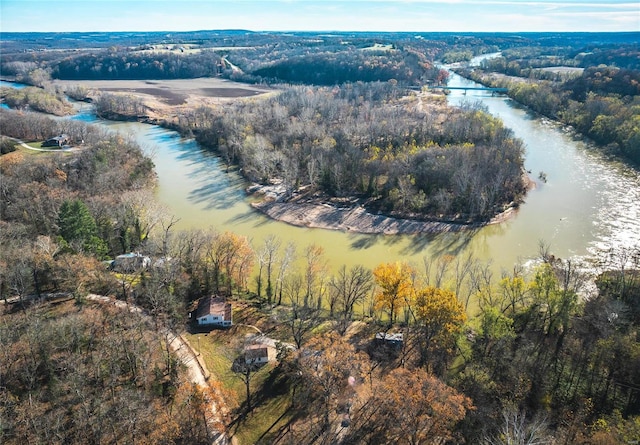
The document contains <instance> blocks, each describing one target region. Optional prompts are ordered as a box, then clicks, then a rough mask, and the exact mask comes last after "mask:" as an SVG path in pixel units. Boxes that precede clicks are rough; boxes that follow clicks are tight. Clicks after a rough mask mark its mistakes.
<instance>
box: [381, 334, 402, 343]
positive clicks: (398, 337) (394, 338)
mask: <svg viewBox="0 0 640 445" xmlns="http://www.w3.org/2000/svg"><path fill="white" fill-rule="evenodd" d="M376 340H382V341H389V342H402V341H403V335H402V333H401V332H396V333H393V334H390V333H388V332H378V333H377V334H376Z"/></svg>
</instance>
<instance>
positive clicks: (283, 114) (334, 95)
mask: <svg viewBox="0 0 640 445" xmlns="http://www.w3.org/2000/svg"><path fill="white" fill-rule="evenodd" d="M397 94H398V92H397V88H396V86H395V85H394V84H393V83H373V84H371V83H370V84H363V83H358V84H354V85H346V86H344V87H342V88H337V87H336V88H332V89H328V88H310V87H299V88H290V89H287V90H286V91H284V92H282V93H281V94H278V95H277V96H273V97H271V98H267V99H264V100H255V101H251V102H246V103H245V102H240V103H237V104H234V105H232V106H229V107H226V108H225V109H224V112H223V113H220V114H218V113H215V112H214V113H213V116H212V117H211V118H210V120H209V121H208V122H207V121H206V120H205V123H204V124H199V125H201V126H199V127H198V128H194V126H193V125H191V126H189V127H187V130H193V131H194V132H196V135H197V138H198V140H199V141H200V142H201V143H202V144H203V145H204V146H205V147H211V148H213V149H215V150H216V152H217V153H219V154H220V155H221V156H223V157H224V158H225V159H226V160H227V161H228V162H230V163H233V164H237V165H238V166H239V167H240V168H242V172H243V175H245V176H246V177H247V178H249V179H250V180H252V181H256V182H259V183H267V184H269V183H274V182H278V183H282V184H284V186H285V188H286V190H287V194H288V195H291V194H292V193H293V192H297V191H299V190H300V189H304V188H309V187H310V188H311V190H320V191H322V192H324V193H325V194H327V195H329V196H333V197H354V196H356V197H362V199H363V201H364V203H365V205H366V206H367V207H369V208H375V209H381V210H383V211H385V212H392V213H396V214H399V215H404V216H411V215H412V216H414V217H418V218H419V217H427V218H440V219H442V218H445V219H460V220H462V221H475V220H486V219H487V218H490V217H491V216H493V215H495V214H496V213H500V212H501V211H502V210H504V208H505V207H506V206H508V205H510V204H511V203H514V202H515V203H517V202H519V201H520V200H521V199H522V197H523V196H524V192H525V185H524V182H523V175H522V173H523V172H522V164H523V153H524V152H523V146H522V143H521V142H520V141H518V140H516V139H515V138H514V137H513V135H512V133H511V131H510V130H508V129H506V128H505V127H504V126H503V125H502V123H501V122H500V121H499V120H497V119H495V118H493V117H491V116H490V115H489V114H487V113H486V112H483V110H482V109H480V108H478V107H477V106H473V104H470V105H469V106H468V107H467V108H465V109H459V110H456V109H452V108H448V107H446V106H445V105H444V104H441V103H439V102H438V100H437V98H436V99H434V100H435V101H436V102H435V104H434V103H431V101H429V100H424V102H425V104H422V99H415V100H414V101H413V102H407V100H406V98H400V97H397ZM444 116H446V118H445V117H444ZM198 121H200V120H198ZM443 121H444V122H443ZM192 122H196V119H194V120H193V121H192ZM185 124H186V125H188V122H186V123H185ZM183 131H184V129H183ZM456 215H458V216H456Z"/></svg>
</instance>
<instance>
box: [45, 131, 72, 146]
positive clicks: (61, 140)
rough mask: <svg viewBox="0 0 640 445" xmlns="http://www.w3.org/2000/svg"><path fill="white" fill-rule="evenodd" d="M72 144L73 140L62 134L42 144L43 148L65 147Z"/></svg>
mask: <svg viewBox="0 0 640 445" xmlns="http://www.w3.org/2000/svg"><path fill="white" fill-rule="evenodd" d="M69 144H71V138H70V137H69V136H68V135H66V134H61V135H60V136H56V137H53V138H50V139H47V140H46V141H44V142H43V143H42V144H40V146H41V147H58V148H60V147H64V146H65V145H69Z"/></svg>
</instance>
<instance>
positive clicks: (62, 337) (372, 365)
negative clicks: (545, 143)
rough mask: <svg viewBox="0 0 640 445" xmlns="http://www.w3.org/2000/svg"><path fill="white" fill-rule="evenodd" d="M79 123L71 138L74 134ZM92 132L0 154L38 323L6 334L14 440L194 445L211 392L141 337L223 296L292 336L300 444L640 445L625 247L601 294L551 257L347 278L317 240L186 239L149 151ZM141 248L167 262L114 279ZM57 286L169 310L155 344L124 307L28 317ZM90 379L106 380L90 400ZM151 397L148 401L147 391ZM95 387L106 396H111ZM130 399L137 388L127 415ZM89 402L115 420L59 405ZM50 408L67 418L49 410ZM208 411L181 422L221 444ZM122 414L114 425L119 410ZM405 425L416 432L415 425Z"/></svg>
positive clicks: (19, 132) (639, 285) (11, 251)
mask: <svg viewBox="0 0 640 445" xmlns="http://www.w3.org/2000/svg"><path fill="white" fill-rule="evenodd" d="M4 113H6V114H4ZM11 119H14V120H13V121H12V120H11ZM20 120H22V121H24V124H23V125H20V124H19V122H20ZM1 121H2V123H3V125H4V124H5V122H9V123H11V126H10V127H7V128H14V130H13V133H12V134H14V135H16V136H21V137H25V136H26V135H28V134H35V133H36V132H37V131H45V130H44V127H45V125H51V126H52V127H54V126H55V125H64V124H66V125H74V126H75V125H77V124H78V123H73V124H71V123H68V122H66V123H65V122H64V121H51V120H50V119H43V118H42V117H39V116H31V115H29V114H25V115H20V114H18V113H14V112H4V111H3V119H2V120H1ZM38 122H41V123H40V124H38ZM27 124H29V125H27ZM73 128H75V127H73ZM73 128H72V127H69V128H67V130H68V131H69V132H70V133H71V134H74V135H75V134H76V133H74V131H73ZM82 128H85V129H84V136H85V137H86V140H85V143H89V144H90V145H89V148H88V149H86V150H85V151H83V152H78V153H68V154H57V153H56V154H44V155H40V156H24V155H21V154H20V153H19V152H17V153H16V152H14V153H10V154H7V155H4V156H2V157H1V158H0V162H1V166H2V174H3V182H2V190H1V192H2V198H3V199H2V205H3V208H2V222H1V224H2V230H0V243H1V244H0V247H1V248H2V249H1V251H2V262H1V263H0V274H1V276H2V280H1V283H2V286H0V292H1V295H2V297H3V298H5V299H7V298H10V297H11V298H13V297H15V296H17V297H19V299H21V301H22V303H23V305H17V306H14V307H16V308H18V311H17V312H16V313H15V314H11V315H10V316H9V317H10V318H7V320H13V319H14V317H18V318H20V320H23V321H24V322H22V321H21V322H20V323H19V324H17V325H16V324H15V323H14V322H13V321H12V322H11V325H10V326H12V328H11V329H8V327H7V326H9V324H7V325H5V328H2V329H0V335H3V338H6V344H10V345H22V347H18V346H16V347H11V348H4V349H3V351H4V354H3V355H2V360H3V366H2V367H0V369H1V370H2V371H0V372H2V373H3V374H2V378H3V381H4V382H6V383H5V384H6V385H8V388H10V390H11V394H14V395H15V398H10V399H7V398H4V399H2V408H1V409H3V412H2V413H3V414H2V415H3V419H5V418H6V419H8V421H4V420H3V424H8V425H10V426H9V428H8V430H5V429H4V428H3V434H5V435H6V434H9V436H5V437H7V439H8V440H9V442H11V441H14V440H15V441H17V443H19V442H21V441H22V442H24V441H25V440H31V439H33V440H36V439H38V440H44V438H50V439H51V440H50V441H54V442H55V441H57V440H59V441H61V442H65V441H66V442H71V443H73V442H75V443H79V442H83V441H87V440H93V439H88V438H96V437H101V438H103V439H102V440H105V441H106V440H110V439H108V438H109V437H114V436H112V435H122V436H121V437H133V435H134V434H135V435H136V437H138V436H137V435H138V434H142V433H143V432H144V431H147V430H148V428H155V427H154V425H160V424H166V428H169V429H170V431H169V432H167V433H166V434H168V436H166V437H176V439H175V440H176V441H177V442H178V443H180V442H179V440H180V439H179V437H183V436H180V434H185V433H180V432H179V430H178V429H174V426H175V424H174V423H170V422H168V421H166V422H165V421H164V420H163V419H165V418H166V414H167V412H169V413H170V412H171V411H170V409H171V408H170V407H172V406H177V405H172V404H171V403H196V402H197V401H198V400H202V397H203V396H202V395H198V394H197V393H191V392H189V391H190V390H189V389H188V387H184V390H185V391H187V392H181V390H180V389H176V388H175V387H174V386H172V384H170V382H172V381H177V380H171V379H168V376H171V375H173V374H171V373H173V372H175V370H174V368H172V366H173V365H171V354H170V353H169V351H165V352H163V353H162V354H161V355H160V356H158V355H152V356H153V357H156V358H149V354H158V351H161V350H162V348H164V347H165V346H164V344H163V346H161V347H160V348H159V347H158V346H147V345H148V343H147V340H144V341H143V339H147V338H148V339H149V341H157V337H156V340H153V339H152V337H154V336H163V334H162V332H164V331H163V328H170V329H173V330H179V329H181V328H182V327H183V326H184V320H185V314H186V312H187V308H188V307H190V304H191V303H192V302H193V301H194V300H195V299H197V298H199V297H201V296H206V295H211V294H216V295H221V296H224V297H226V298H228V299H231V300H235V299H249V301H253V302H254V303H255V305H256V307H257V308H262V309H260V310H261V311H262V313H263V314H264V317H267V318H270V319H272V322H273V323H275V324H277V325H280V326H282V327H283V329H282V330H281V331H280V332H282V333H283V334H281V335H282V337H281V338H280V339H281V340H283V341H285V342H288V341H291V342H293V343H294V344H295V345H296V348H295V349H294V350H290V349H288V348H284V349H282V350H281V355H280V361H279V365H278V366H276V367H275V368H274V369H273V370H272V372H273V374H272V377H273V379H277V380H278V381H281V382H282V384H283V385H285V387H286V388H288V390H289V391H291V392H290V394H291V398H290V400H291V403H292V404H293V406H292V409H293V410H294V412H295V413H296V416H295V417H294V420H293V421H292V423H291V424H290V428H289V429H288V430H285V431H283V434H284V437H288V438H289V439H290V440H291V441H293V442H296V443H335V441H336V440H341V441H343V443H390V442H406V443H411V442H412V441H413V442H414V443H429V441H430V440H431V441H433V440H432V439H433V438H434V437H437V438H438V439H437V440H438V441H440V442H439V443H447V442H450V443H460V442H461V441H463V440H464V441H467V442H470V443H487V444H488V443H505V442H500V441H501V440H507V438H508V440H519V439H521V438H522V437H525V436H526V435H531V434H533V435H534V436H535V437H536V438H537V439H536V440H538V441H539V442H540V443H554V442H553V441H556V442H560V443H590V442H593V441H596V440H598V441H601V443H607V442H606V441H607V440H608V441H610V442H616V441H618V442H619V441H624V440H637V439H638V435H639V434H640V432H639V431H638V415H639V414H640V405H639V404H640V391H638V388H639V385H638V382H639V381H640V376H639V375H638V370H639V369H640V362H639V360H640V349H639V348H638V343H637V341H636V336H637V320H638V319H639V315H638V305H637V298H638V295H637V293H638V289H640V282H639V281H638V278H639V277H640V275H639V274H638V272H637V270H638V269H640V263H639V261H640V256H639V255H638V253H637V251H635V250H632V249H629V250H624V251H620V252H612V254H611V256H610V257H609V258H608V259H607V261H606V263H603V264H602V265H601V266H602V268H603V269H605V270H610V272H608V273H605V274H602V275H601V276H600V277H599V279H598V280H597V285H598V289H599V291H598V292H597V293H593V294H585V289H586V286H585V285H586V282H587V277H586V276H585V275H584V273H583V270H584V268H583V267H582V265H580V264H576V263H575V262H574V261H572V260H562V259H558V258H555V257H554V256H553V255H552V253H551V251H550V249H549V248H548V247H546V246H544V245H541V248H540V252H539V256H538V261H537V262H536V265H535V266H533V267H532V268H530V269H529V268H524V267H522V266H518V265H516V266H514V269H513V270H511V271H504V272H503V273H502V275H500V276H499V277H498V276H494V272H492V268H491V266H490V264H486V263H483V262H480V261H477V260H476V259H474V258H473V257H471V256H469V257H458V258H453V257H448V256H441V257H436V258H425V259H424V260H423V262H422V264H408V263H402V262H399V263H383V264H380V265H379V266H377V267H376V268H374V269H373V270H368V269H367V268H364V267H362V266H358V265H354V266H352V267H337V268H335V265H330V264H328V263H327V261H326V259H325V257H324V250H323V248H322V246H319V245H309V246H296V245H293V244H288V245H285V244H283V243H282V241H280V240H279V239H278V238H277V237H275V236H270V237H267V238H266V239H264V240H262V241H260V242H256V243H252V242H251V241H250V240H249V239H247V238H245V237H242V236H239V235H236V234H233V233H230V232H225V233H220V232H217V231H215V230H190V231H177V230H175V227H174V226H175V222H176V220H175V217H173V216H171V215H167V214H166V213H163V212H162V210H161V209H158V208H157V207H156V206H155V205H154V204H153V200H152V199H151V198H150V197H149V195H148V194H145V193H144V192H143V189H144V188H146V187H148V186H149V184H150V180H151V177H150V170H147V168H148V166H149V165H150V164H149V161H148V160H146V159H145V158H144V157H143V156H142V155H141V154H140V151H139V148H137V147H136V146H135V144H133V143H132V142H131V141H129V140H127V139H125V138H122V137H121V136H118V135H112V134H108V133H107V134H105V133H101V132H99V131H97V130H95V129H93V130H92V129H91V128H92V127H82ZM79 129H80V127H78V130H76V131H80V130H79ZM2 131H3V133H4V132H5V131H9V130H8V129H5V128H4V127H3V129H2ZM28 132H32V133H28ZM85 170H86V173H83V172H84V171H85ZM142 172H147V173H146V174H141V173H142ZM83 174H86V175H87V176H82V175H83ZM129 249H135V250H136V251H140V252H143V253H145V254H147V255H149V256H150V257H151V258H152V259H153V262H152V265H151V267H148V268H140V269H138V270H136V271H134V272H133V273H124V274H119V275H116V274H113V273H111V272H110V271H109V270H108V268H107V267H106V266H105V265H104V264H103V263H101V262H100V261H98V260H100V259H102V258H105V257H106V258H108V257H113V255H115V254H117V253H120V252H123V251H129ZM52 292H63V293H66V294H69V295H71V296H73V297H75V301H76V302H77V303H78V304H80V305H81V306H80V307H83V306H82V304H83V302H84V296H85V295H86V294H87V293H89V292H96V293H101V294H104V295H113V296H115V297H116V298H119V299H125V300H128V301H133V302H135V303H137V304H139V305H141V306H143V307H144V308H146V309H147V310H148V311H149V313H150V314H152V316H153V317H154V318H153V320H154V323H155V324H156V326H155V328H156V333H155V334H154V336H152V337H149V336H148V334H146V333H145V330H144V329H142V327H140V325H139V324H136V323H138V322H136V321H135V320H136V319H135V318H130V317H129V316H128V315H125V314H126V313H120V312H118V313H116V312H110V311H107V312H105V313H104V314H106V315H101V314H102V312H100V311H95V310H93V309H85V310H83V311H82V312H78V310H77V309H73V311H71V313H70V315H67V314H66V313H60V312H58V313H57V314H56V315H55V316H52V315H51V313H50V312H48V311H50V310H55V306H52V307H51V308H52V309H48V306H39V305H35V306H32V307H29V302H31V301H32V297H33V296H34V295H38V294H41V295H45V294H47V293H52ZM585 295H586V296H585ZM475 305H477V311H473V310H472V308H473V307H475ZM5 307H7V306H5ZM21 308H23V309H21ZM22 314H24V315H22ZM84 315H87V316H88V317H89V318H90V319H91V320H92V321H91V322H90V323H86V322H85V321H83V318H82V317H83V316H84ZM69 317H71V318H69ZM101 317H104V318H101ZM132 317H133V315H132ZM111 320H113V322H112V321H111ZM356 320H357V321H359V322H362V321H364V322H365V323H364V325H365V326H367V329H365V330H364V331H363V333H362V334H360V335H354V334H353V332H351V329H350V328H352V327H353V326H354V324H353V322H354V321H356ZM89 327H91V330H89V331H88V332H87V329H88V328H89ZM108 332H111V333H112V335H106V334H105V333H108ZM378 332H383V333H389V334H392V333H402V334H403V337H402V341H401V343H400V344H399V345H397V346H394V345H385V342H384V341H383V342H382V344H381V345H380V344H376V343H373V342H372V341H371V340H372V338H373V336H374V334H375V333H378ZM52 333H55V334H52ZM103 334H105V335H103ZM102 339H104V342H103V341H102ZM133 340H135V341H133ZM3 343H5V342H3ZM113 347H116V350H113ZM29 351H31V352H32V353H31V354H29V353H28V352H29ZM101 351H102V352H101ZM154 351H155V352H154ZM54 352H55V353H54ZM162 360H164V361H162ZM68 363H73V364H74V366H73V367H70V365H68ZM152 364H154V365H152ZM147 365H149V366H147ZM25 366H26V367H28V368H25ZM114 366H117V372H116V371H113V372H111V373H109V375H108V376H106V377H105V376H101V377H99V378H98V380H97V383H96V380H95V377H92V376H93V374H87V373H85V369H87V368H89V371H90V370H91V369H111V367H114ZM65 369H66V371H65ZM156 369H157V370H156ZM36 370H37V371H36ZM61 370H62V371H63V372H62V371H61ZM151 370H153V372H150V371H151ZM114 376H115V377H114ZM63 377H64V378H65V380H63ZM67 377H68V378H69V380H66V378H67ZM116 377H117V378H116ZM114 378H115V380H114ZM29 379H31V380H29ZM85 381H87V382H88V381H90V382H92V383H91V384H87V387H86V388H84V389H82V390H78V391H75V390H74V389H73V388H76V386H77V385H79V383H78V382H85ZM125 382H130V383H125ZM406 382H411V387H412V388H413V389H414V390H413V393H412V394H413V395H412V397H406V396H407V393H406V391H405V390H404V388H405V387H406ZM165 383H166V384H165ZM74 385H76V386H74ZM130 385H132V386H130ZM134 387H135V388H137V390H140V391H142V393H136V394H137V395H135V396H134V393H133V392H132V391H137V390H134ZM94 388H104V389H105V390H104V391H98V392H97V393H95V394H94V393H93V391H94ZM162 388H164V389H162ZM120 391H125V393H126V394H129V395H128V396H127V398H126V400H129V402H130V403H129V404H124V405H123V403H124V402H125V399H124V398H123V397H122V396H121V395H120V394H123V393H120ZM149 391H151V393H153V392H154V391H157V393H154V394H160V396H159V397H160V398H152V396H151V395H150V394H149ZM5 394H6V393H5ZM172 394H174V395H172ZM154 397H157V396H154ZM163 397H168V399H166V398H165V399H163ZM172 397H173V398H172ZM189 401H190V402H189ZM52 403H60V404H61V405H57V404H56V405H51V404H52ZM72 403H77V404H78V406H79V407H80V408H82V409H85V408H86V409H88V408H89V407H91V406H94V407H96V406H101V407H103V408H104V410H106V412H105V411H101V410H97V409H96V410H93V411H90V415H88V417H87V416H73V415H72V413H67V414H63V412H62V411H60V409H61V408H59V407H61V406H63V405H64V404H67V405H68V404H72ZM197 403H201V402H197ZM197 403H196V405H197ZM260 403H262V402H261V401H260V400H259V399H258V400H255V402H252V403H249V404H247V407H249V408H250V407H253V406H255V405H256V404H260ZM45 406H47V407H50V408H51V407H53V406H55V408H54V409H49V410H47V411H46V412H43V414H42V415H36V414H38V413H40V411H38V410H44V407H45ZM137 406H143V407H144V408H141V409H135V410H134V409H133V407H137ZM27 407H28V408H27ZM34 407H35V409H36V410H35V411H34ZM130 408H131V409H130ZM192 408H193V409H192ZM192 408H189V409H185V412H184V414H185V415H188V416H192V417H189V418H185V419H183V421H182V422H184V425H193V428H194V431H199V432H198V433H197V434H198V436H197V437H207V436H206V431H205V432H203V429H205V428H206V426H205V425H206V423H205V424H203V423H189V422H196V419H197V417H193V416H197V414H198V413H202V411H198V409H196V408H195V407H192ZM110 409H114V410H118V413H117V415H113V416H111V417H109V414H107V413H109V412H111V411H109V410H110ZM176 409H177V408H176ZM167 410H169V411H167ZM79 412H80V413H82V412H83V411H79ZM134 412H135V413H136V414H135V415H134ZM407 412H411V413H412V420H411V421H410V422H409V421H403V419H405V417H406V413H407ZM545 414H546V416H545ZM123 416H124V417H123ZM131 416H133V417H131ZM163 416H165V417H163ZM56 419H57V420H56ZM118 419H119V420H118ZM136 419H139V422H138V423H136V424H135V428H134V427H130V428H129V429H128V430H126V431H125V432H121V430H120V429H119V428H120V426H119V425H124V424H125V423H123V422H125V421H126V422H131V421H132V420H136ZM189 419H191V420H189ZM115 420H118V422H117V423H115V424H113V422H112V421H115ZM7 422H8V423H7ZM51 422H54V423H53V424H51ZM56 422H57V423H56ZM86 422H91V423H95V425H106V426H109V428H110V429H106V430H105V429H104V428H102V429H96V428H93V427H85V425H87V423H86ZM198 422H200V421H199V420H198ZM63 424H64V425H65V427H64V428H62V426H60V427H59V428H58V427H56V425H63ZM514 424H517V426H518V427H517V428H513V427H512V426H513V425H514ZM27 425H29V426H30V428H27ZM172 425H173V426H172ZM180 425H182V423H181V424H180ZM180 425H179V426H176V428H179V427H180ZM198 428H199V429H198ZM340 428H342V429H340ZM5 431H7V432H5ZM64 431H66V433H65V432H64ZM182 431H184V430H182ZM337 431H340V433H339V435H338V436H336V434H337ZM169 434H175V436H169ZM192 434H196V433H193V432H192ZM200 434H202V435H200ZM54 436H55V437H54ZM119 437H120V436H119ZM148 437H149V440H150V441H151V443H159V442H161V441H162V440H166V437H165V436H164V435H163V437H162V438H158V439H157V441H156V439H153V438H154V437H156V436H153V435H149V436H148ZM96 440H97V439H96ZM132 440H133V439H132ZM203 440H204V439H203ZM154 441H156V442H154ZM507 443H508V442H507Z"/></svg>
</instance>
